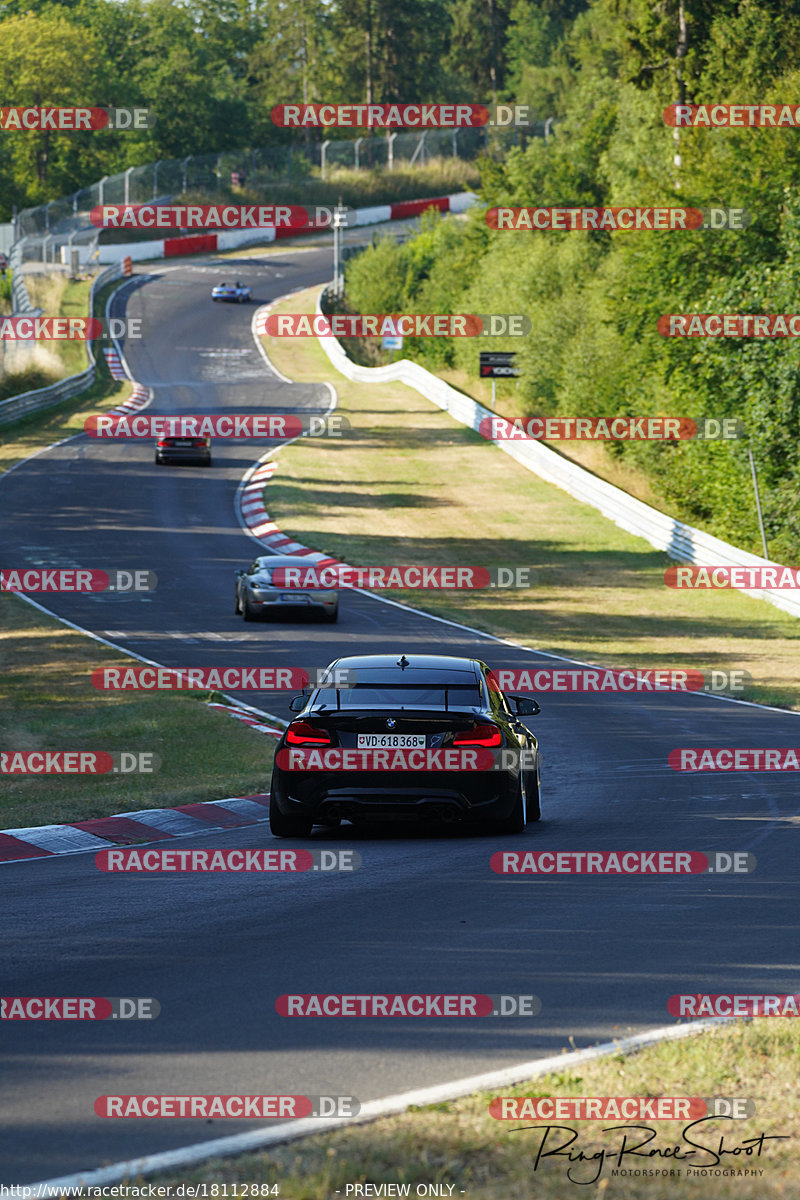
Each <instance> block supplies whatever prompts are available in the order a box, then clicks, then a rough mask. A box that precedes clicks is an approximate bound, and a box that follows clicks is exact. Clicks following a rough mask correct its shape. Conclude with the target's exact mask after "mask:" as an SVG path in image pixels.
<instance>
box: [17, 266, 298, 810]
mask: <svg viewBox="0 0 800 1200" xmlns="http://www.w3.org/2000/svg"><path fill="white" fill-rule="evenodd" d="M120 283H121V281H112V282H111V283H109V284H107V285H106V286H105V287H104V288H102V289H101V290H100V292H99V294H98V295H97V296H96V298H95V315H104V313H105V304H106V300H107V299H108V296H109V295H110V293H111V292H112V291H113V290H114V289H115V288H117V287H119V286H120ZM62 296H63V299H64V301H65V302H66V301H67V300H69V301H70V303H72V300H71V297H70V293H69V292H68V291H67V290H66V289H64V291H63V292H62ZM62 311H63V315H70V312H68V311H66V310H62ZM85 312H86V308H85V300H84V307H83V308H81V309H79V310H78V311H75V310H74V309H73V310H72V312H71V315H84V314H85ZM67 344H68V343H61V345H67ZM74 345H76V346H78V347H79V349H80V350H81V352H83V345H84V343H82V342H79V343H74ZM83 365H84V364H83V363H81V364H80V365H79V366H78V367H77V368H76V370H81V369H82V367H83ZM130 391H131V385H130V383H129V382H116V381H114V380H113V379H111V376H110V374H109V372H108V368H107V366H106V362H105V359H104V358H103V357H102V355H99V356H98V370H97V377H96V380H95V383H94V384H93V385H92V386H91V387H90V388H87V389H86V390H85V391H84V392H82V393H81V394H80V395H79V396H75V397H73V398H72V399H71V400H67V401H65V402H64V403H63V404H59V405H57V406H56V407H54V408H52V409H48V410H46V411H45V412H41V413H35V414H33V415H32V416H31V417H29V418H27V419H26V420H24V421H18V422H16V423H15V424H14V425H8V426H5V427H4V428H3V429H2V430H0V473H2V472H3V471H7V470H8V469H9V467H12V466H14V465H15V464H17V463H19V462H21V461H22V460H24V459H25V458H27V457H28V456H29V455H31V454H33V453H34V452H35V451H36V450H39V449H42V448H44V447H46V446H49V445H51V444H52V443H53V442H56V441H59V440H61V439H62V438H68V437H71V436H72V435H73V434H76V433H80V432H82V430H83V423H84V421H85V419H86V417H88V416H89V415H90V414H91V413H95V412H102V411H104V410H106V409H108V408H109V407H113V406H114V405H116V404H119V403H120V401H121V400H124V399H125V398H126V397H127V396H129V395H130ZM0 629H2V633H0V745H2V746H3V749H4V750H7V751H9V750H43V749H46V750H106V751H109V752H114V751H117V750H134V751H148V752H153V753H155V754H157V755H158V756H159V757H160V759H161V760H162V762H161V767H160V770H159V772H158V774H156V775H145V774H142V775H134V774H131V775H113V776H105V775H102V776H66V777H65V776H55V775H53V776H33V775H31V776H15V777H11V776H5V777H4V778H3V788H2V793H1V794H0V829H12V828H25V827H29V826H33V825H45V824H51V823H58V822H66V821H80V820H88V819H90V818H92V817H100V816H109V815H113V814H116V813H123V812H133V811H136V810H137V809H141V808H160V807H169V806H171V805H172V806H174V805H177V804H188V803H194V802H196V801H201V800H220V799H224V798H225V797H228V796H235V795H248V794H254V793H256V792H263V791H266V790H267V789H268V787H269V776H270V771H271V767H272V756H273V748H274V744H275V743H274V741H273V740H272V739H271V738H268V737H265V736H264V735H263V734H259V733H255V732H254V731H253V730H251V729H250V728H248V727H247V726H245V725H242V724H240V723H239V722H237V721H234V720H232V719H231V718H228V717H225V715H224V714H220V713H219V712H217V711H215V710H213V709H208V708H206V707H205V706H204V705H203V704H202V703H199V702H198V701H202V700H203V699H208V696H205V695H202V694H196V695H195V694H192V693H187V694H181V693H176V692H169V693H146V692H143V693H140V694H137V695H136V696H135V698H133V694H132V693H128V692H118V693H115V692H98V691H95V689H94V688H93V687H92V686H91V683H90V681H89V676H90V673H91V671H92V670H93V669H94V668H96V667H100V666H103V665H104V664H106V663H109V664H111V663H114V664H119V663H120V662H121V661H124V662H127V663H130V662H132V661H133V660H131V659H129V658H128V657H127V656H125V655H123V654H121V653H118V652H115V651H113V650H111V649H108V648H106V647H104V646H102V645H101V644H100V643H98V642H95V641H93V640H92V639H90V638H88V637H86V636H84V635H83V634H80V633H77V632H76V631H75V630H72V629H70V628H69V627H68V626H66V625H62V624H61V623H60V622H59V621H57V620H55V619H53V618H51V617H48V616H46V615H45V614H42V613H39V612H38V611H37V610H36V609H34V608H32V607H31V606H30V605H28V604H26V603H25V602H24V601H23V600H20V599H19V598H17V597H16V596H12V595H10V594H8V593H0Z"/></svg>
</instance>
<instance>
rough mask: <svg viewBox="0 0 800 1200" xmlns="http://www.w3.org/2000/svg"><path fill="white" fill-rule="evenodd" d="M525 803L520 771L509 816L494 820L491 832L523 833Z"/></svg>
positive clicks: (525, 814) (525, 817)
mask: <svg viewBox="0 0 800 1200" xmlns="http://www.w3.org/2000/svg"><path fill="white" fill-rule="evenodd" d="M527 823H528V822H527V804H526V799H525V787H524V784H523V781H522V772H520V777H519V784H518V786H517V795H516V799H515V800H514V807H513V809H512V810H511V814H510V816H507V817H504V818H503V819H502V820H501V821H496V822H495V824H494V828H493V832H496V833H523V832H524V830H525V826H526V825H527Z"/></svg>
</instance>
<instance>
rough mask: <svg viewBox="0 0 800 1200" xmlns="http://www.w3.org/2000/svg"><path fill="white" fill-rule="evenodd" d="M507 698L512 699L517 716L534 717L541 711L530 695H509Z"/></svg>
mask: <svg viewBox="0 0 800 1200" xmlns="http://www.w3.org/2000/svg"><path fill="white" fill-rule="evenodd" d="M508 699H509V700H513V702H514V709H515V711H516V714H517V716H518V717H535V716H538V714H539V713H540V712H541V711H542V710H541V708H540V707H539V705H538V704H537V703H536V701H535V700H531V698H530V696H509V697H508Z"/></svg>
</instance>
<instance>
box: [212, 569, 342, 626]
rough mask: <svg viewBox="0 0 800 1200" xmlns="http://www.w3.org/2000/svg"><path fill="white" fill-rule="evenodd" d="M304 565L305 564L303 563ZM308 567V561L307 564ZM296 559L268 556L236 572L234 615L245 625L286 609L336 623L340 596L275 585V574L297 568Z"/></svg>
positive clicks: (321, 591) (320, 591) (331, 591)
mask: <svg viewBox="0 0 800 1200" xmlns="http://www.w3.org/2000/svg"><path fill="white" fill-rule="evenodd" d="M300 561H303V560H300ZM305 562H306V565H308V560H305ZM297 564H298V560H297V558H296V557H295V556H293V555H286V554H265V555H262V556H261V557H260V558H257V559H256V560H255V562H254V563H253V564H252V565H251V566H249V567H248V568H247V570H246V571H237V572H236V596H235V600H234V612H236V613H237V615H238V614H239V613H241V615H242V616H243V617H244V619H245V621H255V620H256V619H257V618H258V617H265V616H267V615H268V614H270V613H272V614H275V613H277V612H279V611H280V610H282V609H290V610H291V609H293V610H294V611H298V610H305V611H306V612H308V613H316V615H317V616H318V617H319V618H320V619H321V620H322V621H335V620H337V618H338V616H339V593H338V592H336V591H334V590H333V589H331V590H330V591H328V590H322V589H319V588H309V589H307V590H303V589H302V588H289V587H287V585H286V584H285V583H284V584H282V585H281V584H277V585H276V584H273V582H272V573H273V571H275V570H276V568H279V567H297Z"/></svg>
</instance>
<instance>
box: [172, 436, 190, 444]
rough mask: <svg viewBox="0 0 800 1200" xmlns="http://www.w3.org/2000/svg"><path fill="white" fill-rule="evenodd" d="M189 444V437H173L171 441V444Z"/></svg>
mask: <svg viewBox="0 0 800 1200" xmlns="http://www.w3.org/2000/svg"><path fill="white" fill-rule="evenodd" d="M191 444H192V439H191V438H175V441H174V442H173V445H175V446H191Z"/></svg>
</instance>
